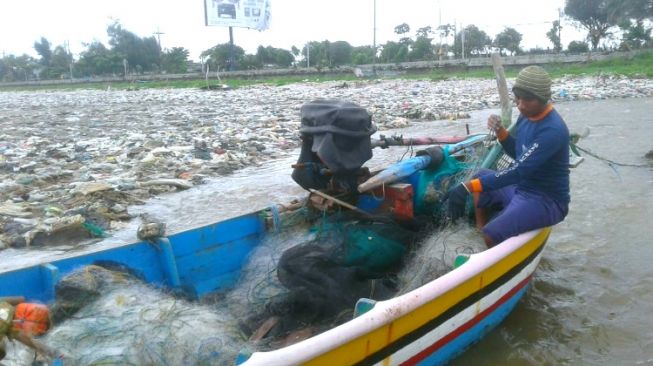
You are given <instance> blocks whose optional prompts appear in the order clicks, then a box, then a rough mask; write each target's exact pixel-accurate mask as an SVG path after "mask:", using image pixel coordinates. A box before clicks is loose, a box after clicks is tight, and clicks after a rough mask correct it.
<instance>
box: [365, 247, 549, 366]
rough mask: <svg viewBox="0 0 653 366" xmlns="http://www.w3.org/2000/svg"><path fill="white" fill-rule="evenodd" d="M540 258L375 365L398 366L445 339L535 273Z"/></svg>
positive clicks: (540, 255)
mask: <svg viewBox="0 0 653 366" xmlns="http://www.w3.org/2000/svg"><path fill="white" fill-rule="evenodd" d="M541 257H542V252H540V253H539V254H538V255H537V257H536V258H535V259H534V260H533V261H532V262H531V263H529V265H528V266H526V267H525V268H524V269H522V270H521V271H520V272H519V273H517V274H516V275H515V277H513V278H511V279H510V280H509V281H508V282H506V283H504V284H503V285H502V286H501V287H499V288H497V289H496V290H494V291H492V292H491V293H489V294H488V295H487V296H485V297H483V298H482V299H481V300H479V301H478V302H476V303H474V304H472V305H470V306H469V307H467V308H466V309H465V310H463V311H461V312H460V313H458V314H457V315H456V316H454V317H452V318H451V319H449V320H447V321H446V322H444V323H442V324H441V325H440V326H439V327H437V328H435V329H433V330H431V331H430V332H428V333H427V334H425V335H424V336H422V337H421V338H419V339H417V340H415V341H414V342H412V343H411V344H409V345H407V346H406V347H404V348H402V349H400V350H399V351H397V352H396V353H394V354H393V355H392V356H390V360H389V361H390V363H388V360H385V361H381V362H379V363H377V365H382V366H386V365H400V364H401V363H403V362H406V361H408V360H409V359H410V358H411V357H413V356H415V355H416V354H418V353H419V352H421V351H422V350H424V349H426V348H427V347H429V346H431V345H432V344H434V343H435V342H437V341H439V340H440V339H442V338H444V337H446V336H447V335H448V334H450V333H452V332H453V331H455V330H456V329H458V328H459V327H460V326H462V325H463V324H465V323H467V322H468V321H470V320H472V319H473V318H474V317H476V316H477V315H478V314H480V313H481V312H483V311H484V310H486V309H488V308H489V307H491V306H492V305H494V304H495V303H496V302H497V301H499V299H501V298H502V297H503V296H504V295H505V294H507V293H508V292H510V290H512V289H513V288H515V287H516V286H517V285H519V283H521V282H522V281H523V280H524V279H526V278H528V276H530V275H532V274H533V272H535V269H536V268H537V265H538V264H539V262H540V258H541Z"/></svg>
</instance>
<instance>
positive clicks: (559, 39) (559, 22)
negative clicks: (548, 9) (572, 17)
mask: <svg viewBox="0 0 653 366" xmlns="http://www.w3.org/2000/svg"><path fill="white" fill-rule="evenodd" d="M558 43H559V44H560V52H562V9H561V8H558Z"/></svg>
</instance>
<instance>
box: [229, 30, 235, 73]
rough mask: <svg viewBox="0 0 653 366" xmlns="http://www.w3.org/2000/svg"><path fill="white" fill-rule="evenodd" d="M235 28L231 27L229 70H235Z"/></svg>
mask: <svg viewBox="0 0 653 366" xmlns="http://www.w3.org/2000/svg"><path fill="white" fill-rule="evenodd" d="M234 62H235V61H234V28H233V27H229V71H234Z"/></svg>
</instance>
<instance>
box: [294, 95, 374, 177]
mask: <svg viewBox="0 0 653 366" xmlns="http://www.w3.org/2000/svg"><path fill="white" fill-rule="evenodd" d="M301 119H302V121H301V122H302V126H301V129H300V132H301V134H302V140H303V144H302V150H301V153H300V156H299V160H298V163H304V164H306V163H309V164H324V165H325V166H326V167H327V168H328V169H329V171H330V172H331V173H332V174H333V175H334V176H336V177H338V176H345V175H351V173H353V172H355V171H356V170H358V169H359V168H360V167H361V166H363V164H364V163H365V162H366V161H368V160H369V159H370V158H372V146H371V142H370V136H371V135H372V134H374V133H375V132H376V126H375V125H374V124H373V123H372V117H371V116H370V114H369V113H368V112H367V111H366V110H365V109H364V108H362V107H361V106H359V105H357V104H355V103H351V102H345V101H338V100H315V101H312V102H309V103H306V104H304V105H303V106H302V108H301ZM323 178H324V177H319V176H317V175H316V174H314V172H311V171H309V170H307V169H295V171H294V172H293V179H294V180H295V181H296V182H297V183H299V184H300V185H301V186H302V187H304V188H317V189H320V188H324V186H325V180H324V179H323Z"/></svg>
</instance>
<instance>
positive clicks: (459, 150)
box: [0, 117, 551, 366]
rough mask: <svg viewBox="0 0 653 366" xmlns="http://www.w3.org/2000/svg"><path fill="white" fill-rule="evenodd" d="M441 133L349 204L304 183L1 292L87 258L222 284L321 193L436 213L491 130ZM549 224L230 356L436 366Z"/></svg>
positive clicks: (511, 282)
mask: <svg viewBox="0 0 653 366" xmlns="http://www.w3.org/2000/svg"><path fill="white" fill-rule="evenodd" d="M507 120H508V121H509V120H510V119H509V117H508V119H507ZM438 142H445V143H448V144H444V145H442V148H441V149H439V150H438V151H439V154H440V155H441V156H439V161H437V162H435V163H434V162H433V160H434V159H436V158H434V155H433V154H424V155H421V156H416V157H414V158H411V159H408V160H406V161H403V162H400V163H397V164H395V165H392V166H390V167H389V168H387V169H386V170H384V171H382V172H380V173H378V174H376V175H375V176H372V177H371V178H370V179H369V180H368V181H367V182H365V183H363V184H362V185H361V186H362V187H361V186H359V190H360V191H362V192H363V193H361V194H359V195H357V197H356V200H355V202H351V201H349V202H344V201H341V200H339V199H337V198H335V197H333V196H330V195H329V194H327V193H324V192H323V191H321V190H319V189H312V188H311V189H310V191H311V192H312V194H311V197H309V199H308V200H307V201H305V202H301V203H299V204H295V205H291V206H273V207H270V208H268V209H265V210H261V211H257V212H252V213H249V214H246V215H242V216H239V217H235V218H231V219H228V220H224V221H220V222H217V223H214V224H211V225H207V226H203V227H198V228H195V229H191V230H187V231H184V232H180V233H176V234H173V235H169V236H158V237H153V238H150V239H148V240H143V241H140V242H136V243H133V244H129V245H124V246H120V247H115V248H110V249H104V250H96V251H92V252H84V253H82V254H74V253H73V254H70V255H68V256H64V257H62V258H58V259H56V260H53V261H46V262H43V263H40V264H38V265H32V266H28V267H24V268H16V269H13V270H9V271H5V272H2V273H0V298H2V297H9V296H22V297H24V298H25V299H26V300H27V301H34V302H41V303H45V304H49V303H51V302H52V301H54V299H55V296H56V286H57V283H58V282H59V281H60V279H61V278H63V277H64V276H66V275H68V274H70V273H72V272H74V271H76V270H78V269H80V268H83V267H85V266H89V265H94V264H100V265H101V264H107V263H110V264H112V265H114V266H116V265H117V266H119V267H121V268H125V269H128V270H129V271H130V273H136V274H138V278H139V279H141V280H142V281H145V282H147V283H149V284H151V285H153V286H156V287H161V288H166V289H171V290H173V291H174V292H175V293H178V294H182V295H184V296H185V297H186V298H192V299H202V298H204V297H206V296H209V295H212V294H215V293H216V292H224V291H228V290H229V289H231V288H232V287H234V286H235V284H236V283H237V282H238V280H239V278H240V277H241V274H242V270H243V266H245V264H246V263H247V260H248V258H249V256H250V254H251V253H252V252H253V251H254V250H255V249H256V248H257V246H259V245H260V244H261V242H262V241H263V240H265V239H266V238H268V237H270V236H271V235H275V233H276V232H278V231H280V230H286V229H287V226H284V225H283V221H284V217H285V215H288V214H291V213H292V211H293V209H294V208H297V207H304V206H305V205H307V204H310V203H311V202H312V201H320V200H321V201H320V202H321V203H325V201H328V202H330V203H332V204H335V206H336V207H340V208H342V207H345V208H346V209H349V210H352V211H353V212H355V213H358V214H361V215H363V216H365V215H375V214H377V213H378V212H390V213H391V214H392V215H394V216H395V217H396V218H399V219H401V218H406V217H410V216H412V215H413V214H415V215H419V214H424V213H428V214H429V215H433V214H434V213H437V212H439V211H438V209H439V208H441V204H442V192H446V189H447V188H448V187H449V186H450V185H451V184H453V183H455V182H454V180H455V179H454V178H455V177H456V176H457V174H460V173H461V172H463V171H465V170H466V169H469V161H470V160H469V157H470V156H472V155H473V154H478V153H479V151H480V150H479V149H477V147H478V146H479V145H480V144H486V143H487V142H488V139H487V136H484V135H473V136H468V137H465V138H464V139H453V138H446V139H444V140H441V141H438V140H432V139H430V140H429V141H428V143H436V144H437V143H438ZM386 143H387V141H386ZM379 145H383V143H382V144H379ZM477 158H478V157H477ZM482 158H483V159H484V160H483V167H490V168H500V167H502V166H503V165H505V164H508V163H509V162H510V161H509V158H507V157H506V156H504V155H502V154H501V153H500V148H498V147H497V146H496V144H495V146H494V147H493V148H492V149H491V150H490V151H489V153H484V154H483V156H482ZM304 166H308V167H310V164H308V163H307V164H304V165H302V167H304ZM377 186H378V187H377ZM374 189H377V191H376V192H375V191H374ZM379 189H381V190H382V192H380V191H378V190H379ZM315 199H317V200H315ZM313 203H315V202H313ZM324 212H327V211H324ZM550 232H551V228H542V229H539V230H535V231H531V232H527V233H523V234H521V235H518V236H515V237H512V238H509V239H507V240H506V241H504V242H503V243H500V244H498V245H496V246H494V247H492V248H490V249H487V250H484V251H482V252H479V253H475V254H471V255H460V256H458V257H457V258H456V259H455V263H453V264H452V268H453V269H452V270H451V271H449V272H448V273H446V274H444V275H442V276H440V277H438V278H435V279H433V280H432V281H430V282H428V283H426V284H424V285H423V286H420V287H418V288H415V289H413V290H412V291H409V292H406V293H404V294H401V295H398V296H396V297H392V298H389V299H387V300H383V301H374V300H371V299H366V298H361V299H359V300H358V302H356V303H352V304H351V308H352V309H353V314H354V317H353V319H351V320H349V321H346V322H344V323H342V324H340V325H338V326H335V327H333V328H330V329H328V330H326V331H324V332H321V333H319V334H316V335H314V336H311V337H308V338H306V339H303V340H301V341H299V342H297V343H294V344H290V345H287V346H283V347H280V348H278V349H274V350H266V351H258V350H256V349H254V350H253V351H251V352H249V351H247V352H242V353H241V354H240V355H238V357H237V358H236V359H235V360H234V364H240V365H247V366H251V365H298V364H307V365H363V364H379V365H416V364H420V365H439V364H444V363H446V362H448V361H449V360H451V359H452V358H454V357H456V356H457V355H459V354H460V353H462V352H464V350H465V349H467V348H468V347H469V346H471V345H472V344H473V343H475V342H477V341H478V340H480V339H481V338H482V337H483V336H484V335H485V334H487V333H488V332H489V331H491V330H492V329H493V328H495V327H496V326H497V325H498V324H499V323H500V322H501V321H502V320H503V319H504V318H506V317H507V316H508V314H509V313H510V312H511V310H512V309H513V308H514V307H515V305H516V304H517V302H518V301H519V299H520V298H521V297H522V296H523V295H524V293H525V292H526V290H527V288H528V286H529V283H530V281H531V279H532V276H533V273H534V272H535V270H536V268H537V266H538V263H539V262H540V259H541V257H542V251H543V248H544V246H545V243H546V241H547V239H548V237H549V234H550ZM479 240H481V239H480V238H479ZM263 333H264V332H263ZM55 361H56V360H55Z"/></svg>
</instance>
